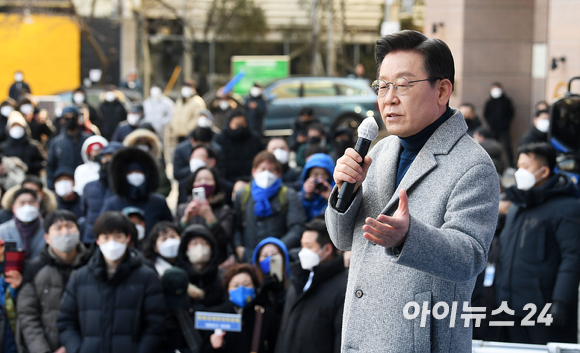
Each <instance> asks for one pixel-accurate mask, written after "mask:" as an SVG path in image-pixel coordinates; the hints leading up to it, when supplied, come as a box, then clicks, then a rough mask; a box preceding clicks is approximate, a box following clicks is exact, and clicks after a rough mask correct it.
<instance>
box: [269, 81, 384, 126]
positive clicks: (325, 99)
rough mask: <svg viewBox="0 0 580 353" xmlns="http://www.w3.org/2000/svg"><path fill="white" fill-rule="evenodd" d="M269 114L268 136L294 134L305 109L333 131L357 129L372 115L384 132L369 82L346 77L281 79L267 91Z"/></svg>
mask: <svg viewBox="0 0 580 353" xmlns="http://www.w3.org/2000/svg"><path fill="white" fill-rule="evenodd" d="M264 96H265V98H266V100H267V102H268V111H267V113H266V116H265V118H264V120H265V121H264V123H265V129H266V135H270V136H279V135H289V134H291V133H292V131H291V129H292V123H293V122H294V120H296V119H297V118H298V113H299V111H300V109H302V108H303V107H311V108H312V109H313V110H314V114H315V116H316V118H317V119H319V120H320V121H321V122H322V123H323V124H325V125H326V126H327V127H328V128H329V129H331V130H336V129H337V128H341V127H346V126H349V127H351V128H353V129H356V128H357V127H358V125H359V124H360V122H361V121H362V120H363V119H364V118H366V117H369V116H372V117H374V118H375V120H376V121H377V124H379V127H380V128H381V129H384V124H383V122H382V120H381V115H380V113H379V110H378V105H377V96H376V94H375V93H374V91H373V90H372V89H371V87H370V82H369V81H368V80H366V79H357V78H346V77H293V78H285V79H281V80H278V81H276V82H274V83H272V84H270V85H269V86H268V87H266V88H265V89H264Z"/></svg>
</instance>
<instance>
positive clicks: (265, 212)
mask: <svg viewBox="0 0 580 353" xmlns="http://www.w3.org/2000/svg"><path fill="white" fill-rule="evenodd" d="M281 186H282V179H280V178H278V180H276V182H275V183H274V184H272V186H270V187H269V188H267V189H262V188H261V187H259V186H258V185H256V182H255V181H252V188H251V189H250V191H251V192H252V198H253V199H254V214H255V215H256V216H258V217H268V216H270V215H271V214H272V206H270V201H269V199H270V197H272V196H274V195H276V193H277V192H278V190H279V189H280V187H281Z"/></svg>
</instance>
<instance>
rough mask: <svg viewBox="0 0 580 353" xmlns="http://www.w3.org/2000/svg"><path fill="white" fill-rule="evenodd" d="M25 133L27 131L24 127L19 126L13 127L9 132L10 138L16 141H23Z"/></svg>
mask: <svg viewBox="0 0 580 353" xmlns="http://www.w3.org/2000/svg"><path fill="white" fill-rule="evenodd" d="M25 133H26V130H24V128H23V127H22V126H18V125H16V126H12V127H11V128H10V131H9V132H8V134H9V135H10V137H12V138H13V139H15V140H19V139H21V138H22V136H24V134H25Z"/></svg>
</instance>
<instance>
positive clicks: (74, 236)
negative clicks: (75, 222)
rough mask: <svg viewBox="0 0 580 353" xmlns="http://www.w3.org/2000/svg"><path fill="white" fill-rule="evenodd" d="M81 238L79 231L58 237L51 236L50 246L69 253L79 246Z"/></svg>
mask: <svg viewBox="0 0 580 353" xmlns="http://www.w3.org/2000/svg"><path fill="white" fill-rule="evenodd" d="M80 239H81V238H80V234H79V233H78V232H76V233H71V234H63V235H61V236H58V237H56V238H50V247H51V248H53V249H55V250H58V251H60V252H64V253H68V252H71V251H73V250H74V249H75V248H76V247H77V244H78V243H79V240H80Z"/></svg>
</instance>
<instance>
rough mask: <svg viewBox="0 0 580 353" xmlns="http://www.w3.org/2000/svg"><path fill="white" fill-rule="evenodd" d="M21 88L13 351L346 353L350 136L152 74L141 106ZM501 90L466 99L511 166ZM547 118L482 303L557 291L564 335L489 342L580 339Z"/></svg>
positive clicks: (5, 193) (15, 157) (16, 120)
mask: <svg viewBox="0 0 580 353" xmlns="http://www.w3.org/2000/svg"><path fill="white" fill-rule="evenodd" d="M15 80H16V82H15V84H14V85H13V86H12V87H11V89H10V98H9V99H8V100H6V101H5V102H3V103H2V104H1V105H0V156H1V163H0V191H1V193H2V195H1V196H2V199H1V206H2V209H1V210H0V239H1V240H0V261H3V259H4V257H5V254H6V252H8V251H9V250H8V245H9V246H10V249H11V250H10V251H13V250H14V249H17V251H19V252H22V253H23V254H24V258H25V262H24V266H23V267H22V268H21V269H18V270H14V269H12V267H11V270H9V271H7V272H5V271H2V275H1V276H0V285H1V289H2V290H3V292H2V294H3V295H0V306H1V307H2V315H0V316H1V317H0V322H2V323H3V324H4V326H3V330H1V331H0V336H1V337H2V339H0V344H1V345H2V349H3V351H4V352H17V351H18V352H40V353H43V352H58V353H64V352H123V353H128V352H175V351H179V352H182V353H195V352H214V351H215V352H218V351H219V352H244V353H246V352H250V351H252V352H256V351H257V352H317V353H318V352H339V351H340V347H341V327H342V316H343V306H344V301H345V292H346V285H347V280H346V279H347V271H348V267H349V259H350V252H349V251H347V252H343V251H339V250H337V248H336V247H335V245H334V244H333V243H332V241H331V238H330V236H329V232H328V230H327V227H326V224H325V222H324V213H325V210H326V208H327V205H328V200H329V198H330V197H331V191H332V190H333V188H334V187H335V181H334V178H333V175H334V173H335V171H334V168H335V163H336V160H337V159H338V158H340V157H341V156H343V154H344V153H345V151H346V150H347V149H348V148H349V147H352V146H353V145H354V143H353V142H354V141H353V131H351V130H349V129H339V130H337V131H329V130H328V129H327V127H325V126H324V125H323V124H321V123H320V121H318V120H317V119H316V114H315V111H314V110H313V109H312V108H304V109H302V110H301V111H300V114H299V116H298V117H297V118H296V121H295V122H294V125H293V134H292V135H291V136H290V137H289V138H288V139H284V138H272V139H269V140H267V141H266V140H265V139H264V137H263V136H262V129H263V116H264V113H265V109H266V105H265V102H264V100H263V98H262V97H261V94H262V88H261V86H260V85H255V86H254V87H253V88H252V91H251V95H250V97H248V99H247V100H246V101H245V102H243V100H241V99H239V98H237V99H236V98H234V97H232V96H231V95H228V94H224V93H220V92H218V95H217V98H216V99H215V100H214V101H212V102H211V103H210V104H208V105H207V106H206V103H205V102H204V100H203V99H202V98H201V97H200V96H199V95H197V92H196V85H195V82H194V81H192V80H186V81H185V82H184V83H183V85H182V87H181V91H180V93H181V95H180V97H179V98H178V99H177V101H176V102H175V103H174V102H173V100H171V99H170V98H168V97H167V96H165V95H164V93H163V91H162V87H161V86H160V85H158V84H154V85H152V87H151V90H150V95H149V98H147V99H146V100H145V101H143V102H142V104H139V103H135V102H133V103H134V104H132V105H131V106H128V105H127V104H126V103H127V102H126V99H125V97H124V95H123V94H122V93H121V92H120V91H119V90H117V89H116V88H115V87H113V86H108V87H107V88H106V90H105V91H104V92H103V93H102V94H101V97H100V98H101V104H100V105H99V106H98V107H93V106H91V105H89V104H88V103H87V101H86V94H85V92H84V90H83V89H82V88H79V89H77V90H76V91H75V92H74V95H73V101H72V102H70V104H69V105H67V106H66V107H65V108H64V109H62V112H61V113H60V114H59V116H58V117H57V118H56V119H54V120H51V119H49V118H47V114H46V112H45V111H43V110H42V109H40V107H39V106H38V105H37V103H36V100H35V98H34V96H32V95H31V94H30V92H31V91H30V86H29V85H27V84H26V83H25V82H24V80H23V75H22V74H21V73H18V74H17V75H15ZM490 95H491V97H490V99H489V101H488V102H487V103H486V105H485V113H484V115H485V117H484V118H478V117H477V116H476V114H475V107H474V106H473V105H472V104H469V103H465V104H462V105H461V106H460V108H459V109H460V111H461V112H462V113H463V117H464V118H465V122H466V124H467V128H468V134H469V135H470V136H472V137H473V138H474V139H475V140H476V141H477V142H478V143H479V144H480V145H481V146H482V147H483V148H484V149H485V150H486V151H487V152H488V154H489V155H490V157H491V159H492V161H493V163H494V165H495V167H496V170H497V173H498V174H499V175H501V174H503V172H504V171H505V169H506V168H507V167H509V166H511V165H512V158H511V156H510V151H511V147H510V145H509V138H508V139H506V134H507V136H509V122H510V121H511V118H512V116H513V108H512V105H511V101H510V100H509V98H507V96H505V95H504V94H503V91H502V88H501V85H500V84H499V83H496V84H494V85H493V86H492V87H491V91H490ZM242 102H243V103H242ZM542 104H543V105H542ZM547 114H548V106H547V104H545V103H543V102H541V103H540V104H539V105H538V107H537V113H536V114H535V117H534V120H533V127H532V128H531V129H530V131H529V132H528V133H526V135H525V137H524V138H523V139H522V146H521V147H520V149H519V150H518V154H517V166H518V168H519V169H518V172H516V176H515V177H516V185H515V186H513V187H510V188H506V189H504V190H502V201H500V205H499V209H500V214H499V217H498V219H499V222H498V227H497V230H496V238H495V239H494V242H493V243H492V249H491V251H490V253H489V254H490V256H489V262H488V265H487V268H486V270H485V271H484V272H482V274H481V275H480V276H479V279H478V284H477V286H476V289H475V291H474V295H473V306H485V307H487V309H488V311H491V310H492V308H495V307H497V306H499V303H501V301H508V302H509V303H510V304H511V303H513V304H514V305H515V306H522V308H523V304H522V305H520V303H528V302H531V303H536V304H537V305H538V308H540V307H541V306H543V305H544V304H546V303H548V302H552V301H553V302H554V304H553V308H556V309H554V310H553V311H552V313H553V316H554V318H555V320H556V321H555V322H556V328H555V329H553V330H550V329H548V330H547V331H546V330H545V331H541V330H536V331H532V330H531V329H530V328H525V327H516V328H511V329H509V328H506V329H503V328H502V329H501V330H499V329H498V330H495V331H492V330H490V329H489V328H487V329H484V328H482V329H477V328H476V331H475V337H476V338H483V339H489V340H506V341H511V342H529V343H541V342H547V340H562V341H567V342H572V341H575V336H574V335H575V330H576V324H575V320H576V314H575V313H576V311H575V308H576V307H577V291H578V282H579V280H580V276H579V275H578V273H579V271H580V270H579V269H580V242H578V241H577V240H576V238H577V237H576V235H577V234H578V233H579V230H580V229H579V227H580V225H579V224H578V221H577V219H578V214H580V207H579V206H578V197H579V196H580V194H579V193H578V189H577V187H576V186H575V185H573V184H572V183H571V182H570V180H569V179H567V178H566V177H564V176H562V175H561V174H558V173H557V172H556V171H555V159H556V157H555V152H554V151H553V149H552V148H551V147H550V146H549V145H548V144H546V142H547V137H546V136H547V135H546V132H547V130H548V127H547V126H546V125H547V124H549V119H548V118H547V117H549V115H547ZM506 131H508V132H507V133H506ZM542 142H543V143H542ZM530 143H531V144H530ZM291 156H295V162H296V163H292V162H293V161H292V160H291V159H292V158H291ZM168 161H169V163H170V164H171V165H172V168H167V166H166V164H168ZM168 170H169V171H170V172H169V173H168ZM172 184H174V185H177V190H178V196H177V200H178V201H177V205H174V206H173V207H170V206H168V202H167V196H168V195H169V194H170V192H171V190H172ZM563 209H565V210H566V212H560V211H561V210H563ZM527 234H529V235H528V236H527V237H526V235H527ZM5 249H6V251H5ZM3 266H4V265H3ZM492 272H493V273H492ZM490 274H491V281H490V280H489V275H490ZM493 274H495V277H494V275H493ZM575 296H576V297H575ZM385 300H388V298H385ZM496 304H497V305H496ZM522 308H520V307H518V309H517V310H516V316H517V317H520V316H521V317H523V316H524V315H525V312H524V311H523V309H522ZM198 311H204V312H221V313H236V314H241V317H242V329H241V332H225V333H224V332H220V331H203V330H199V331H198V330H196V328H195V325H194V318H195V312H198ZM558 327H567V328H569V330H568V331H569V332H568V331H566V332H565V333H562V332H563V331H562V330H560V329H558Z"/></svg>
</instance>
